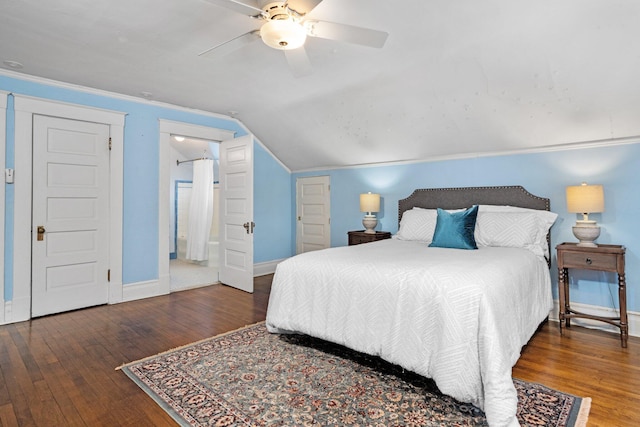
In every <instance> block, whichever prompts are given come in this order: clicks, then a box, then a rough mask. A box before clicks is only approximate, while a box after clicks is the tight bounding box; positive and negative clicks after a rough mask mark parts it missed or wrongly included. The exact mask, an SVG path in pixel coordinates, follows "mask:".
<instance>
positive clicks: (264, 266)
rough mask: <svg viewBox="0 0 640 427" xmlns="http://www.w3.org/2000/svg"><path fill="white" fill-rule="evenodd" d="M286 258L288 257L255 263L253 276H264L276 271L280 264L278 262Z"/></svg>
mask: <svg viewBox="0 0 640 427" xmlns="http://www.w3.org/2000/svg"><path fill="white" fill-rule="evenodd" d="M285 259H286V258H283V259H276V260H273V261H267V262H259V263H257V264H253V277H258V276H264V275H266V274H272V273H275V272H276V267H277V266H278V264H280V263H281V262H282V261H284V260H285Z"/></svg>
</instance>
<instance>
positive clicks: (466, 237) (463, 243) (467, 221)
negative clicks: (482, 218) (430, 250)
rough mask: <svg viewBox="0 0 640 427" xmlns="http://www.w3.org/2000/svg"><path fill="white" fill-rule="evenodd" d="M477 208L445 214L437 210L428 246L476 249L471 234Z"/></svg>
mask: <svg viewBox="0 0 640 427" xmlns="http://www.w3.org/2000/svg"><path fill="white" fill-rule="evenodd" d="M477 216H478V206H477V205H474V206H472V207H470V208H469V209H467V210H465V211H460V212H447V211H445V210H444V209H440V208H438V219H437V221H436V230H435V231H434V233H433V241H432V242H431V244H430V245H429V246H430V247H435V248H453V249H478V246H476V239H475V237H474V235H473V233H474V232H475V230H476V217H477Z"/></svg>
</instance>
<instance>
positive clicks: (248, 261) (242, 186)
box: [219, 135, 255, 292]
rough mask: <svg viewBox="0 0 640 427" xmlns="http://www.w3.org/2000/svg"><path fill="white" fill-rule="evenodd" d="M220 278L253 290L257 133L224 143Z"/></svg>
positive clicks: (221, 189) (230, 284) (222, 154)
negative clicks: (254, 153) (254, 190)
mask: <svg viewBox="0 0 640 427" xmlns="http://www.w3.org/2000/svg"><path fill="white" fill-rule="evenodd" d="M219 180H220V215H219V217H220V281H221V282H222V283H224V284H226V285H229V286H232V287H234V288H238V289H241V290H243V291H246V292H253V228H254V227H255V224H254V222H253V136H252V135H247V136H243V137H240V138H235V139H231V140H227V141H223V142H222V143H221V144H220V178H219Z"/></svg>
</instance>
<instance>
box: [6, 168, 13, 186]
mask: <svg viewBox="0 0 640 427" xmlns="http://www.w3.org/2000/svg"><path fill="white" fill-rule="evenodd" d="M4 182H6V183H7V184H13V169H9V168H7V169H5V170H4Z"/></svg>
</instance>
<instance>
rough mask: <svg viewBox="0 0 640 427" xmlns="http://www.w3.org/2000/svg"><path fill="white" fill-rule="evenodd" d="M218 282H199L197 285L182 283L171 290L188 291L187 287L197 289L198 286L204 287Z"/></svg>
mask: <svg viewBox="0 0 640 427" xmlns="http://www.w3.org/2000/svg"><path fill="white" fill-rule="evenodd" d="M219 284H220V282H219V281H216V282H213V283H201V284H199V285H182V286H176V287H174V288H171V292H172V293H173V292H180V291H188V290H189V289H198V288H204V287H205V286H211V285H219Z"/></svg>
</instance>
